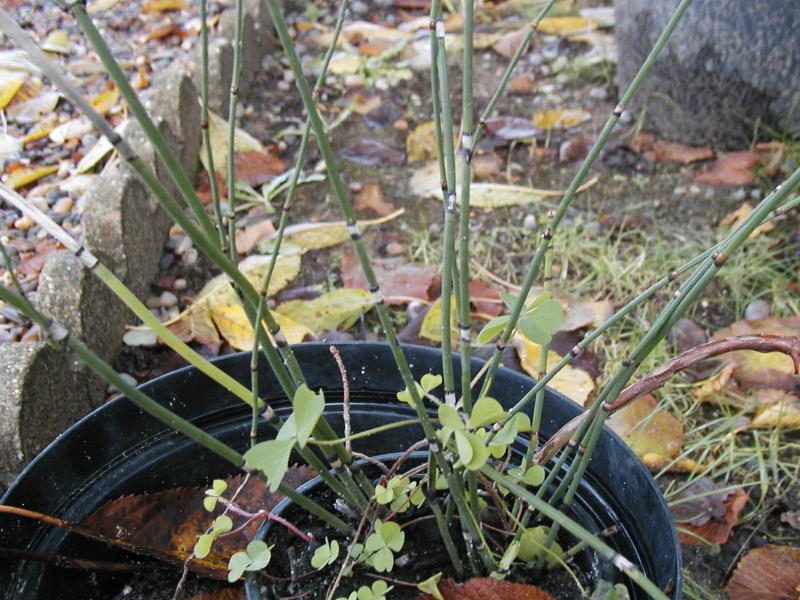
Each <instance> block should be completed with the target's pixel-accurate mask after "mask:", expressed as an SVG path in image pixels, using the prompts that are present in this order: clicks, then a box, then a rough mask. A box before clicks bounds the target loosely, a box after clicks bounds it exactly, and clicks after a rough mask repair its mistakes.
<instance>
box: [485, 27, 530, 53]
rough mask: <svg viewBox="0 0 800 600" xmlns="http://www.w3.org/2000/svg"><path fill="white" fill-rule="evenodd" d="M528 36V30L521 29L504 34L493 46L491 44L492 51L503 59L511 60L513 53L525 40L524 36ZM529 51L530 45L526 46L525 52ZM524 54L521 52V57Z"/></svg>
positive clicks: (525, 28)
mask: <svg viewBox="0 0 800 600" xmlns="http://www.w3.org/2000/svg"><path fill="white" fill-rule="evenodd" d="M527 34H528V28H527V27H522V28H521V29H517V30H516V31H510V32H508V33H506V34H504V35H503V36H502V37H501V38H500V39H499V40H497V41H496V42H495V43H494V44H492V50H494V51H495V52H497V53H498V54H499V55H500V56H502V57H503V58H508V59H511V58H512V57H513V56H514V53H515V52H516V51H517V48H518V47H519V45H520V44H521V43H522V41H523V40H524V39H525V36H526V35H527ZM528 49H530V45H528V48H527V49H526V52H527V50H528ZM524 55H525V52H523V56H524Z"/></svg>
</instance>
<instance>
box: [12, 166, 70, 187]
mask: <svg viewBox="0 0 800 600" xmlns="http://www.w3.org/2000/svg"><path fill="white" fill-rule="evenodd" d="M56 171H58V165H50V166H49V167H42V166H30V167H23V168H21V169H16V170H14V171H13V172H11V173H9V174H8V175H7V176H6V177H5V178H3V183H5V184H6V185H7V186H8V187H10V188H11V189H12V190H18V189H19V188H21V187H25V186H26V185H29V184H31V183H33V182H34V181H38V180H39V179H41V178H42V177H47V176H48V175H51V174H52V173H55V172H56Z"/></svg>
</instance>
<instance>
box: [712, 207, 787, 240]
mask: <svg viewBox="0 0 800 600" xmlns="http://www.w3.org/2000/svg"><path fill="white" fill-rule="evenodd" d="M751 212H753V205H752V204H750V203H749V202H744V203H743V204H742V205H741V206H740V207H739V208H737V209H736V210H734V211H733V212H731V213H728V214H727V215H726V216H725V217H724V218H723V219H722V220H721V221H720V222H719V226H720V227H726V228H727V229H736V228H737V227H738V226H739V225H740V224H741V223H742V221H744V220H745V219H746V218H747V217H749V216H750V213H751ZM773 229H775V224H774V223H773V222H772V221H767V222H766V223H764V224H763V225H759V226H758V227H756V228H755V229H754V230H753V232H752V233H751V234H750V236H749V237H748V239H751V240H752V239H753V238H756V237H758V236H759V235H761V234H762V233H769V232H770V231H772V230H773Z"/></svg>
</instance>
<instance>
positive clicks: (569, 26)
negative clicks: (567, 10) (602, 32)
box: [536, 16, 598, 36]
mask: <svg viewBox="0 0 800 600" xmlns="http://www.w3.org/2000/svg"><path fill="white" fill-rule="evenodd" d="M597 25H598V23H597V21H593V20H591V19H585V18H583V17H570V16H564V17H545V18H544V19H542V20H541V21H540V22H539V27H538V28H537V29H536V31H538V32H540V33H544V34H547V35H562V36H568V35H574V34H576V33H583V32H585V31H586V30H588V29H593V28H595V27H597Z"/></svg>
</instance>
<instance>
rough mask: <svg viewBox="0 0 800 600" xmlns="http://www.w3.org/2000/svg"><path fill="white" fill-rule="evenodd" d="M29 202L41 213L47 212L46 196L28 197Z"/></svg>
mask: <svg viewBox="0 0 800 600" xmlns="http://www.w3.org/2000/svg"><path fill="white" fill-rule="evenodd" d="M28 202H30V203H31V204H33V205H34V206H35V207H36V208H38V209H39V210H41V211H45V210H47V198H45V197H44V196H33V197H31V196H28Z"/></svg>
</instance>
